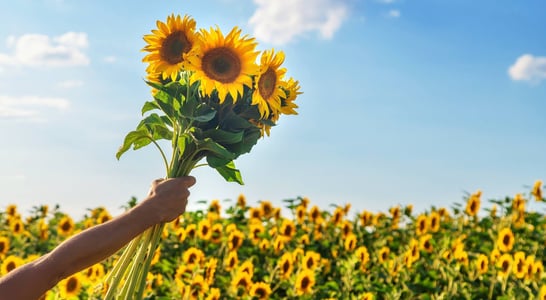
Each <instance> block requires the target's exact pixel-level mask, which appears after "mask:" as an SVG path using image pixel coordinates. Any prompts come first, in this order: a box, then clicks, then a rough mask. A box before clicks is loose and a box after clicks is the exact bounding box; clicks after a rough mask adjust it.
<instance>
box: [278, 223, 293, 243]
mask: <svg viewBox="0 0 546 300" xmlns="http://www.w3.org/2000/svg"><path fill="white" fill-rule="evenodd" d="M280 233H281V235H282V236H283V237H284V238H285V239H286V240H291V239H292V237H293V236H294V234H296V226H295V225H294V222H292V220H288V219H284V220H283V222H282V224H281V230H280Z"/></svg>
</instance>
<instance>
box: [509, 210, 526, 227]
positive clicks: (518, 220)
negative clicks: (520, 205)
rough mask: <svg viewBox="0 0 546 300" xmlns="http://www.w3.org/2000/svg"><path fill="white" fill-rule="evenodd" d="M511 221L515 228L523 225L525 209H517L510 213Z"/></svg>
mask: <svg viewBox="0 0 546 300" xmlns="http://www.w3.org/2000/svg"><path fill="white" fill-rule="evenodd" d="M512 222H514V226H515V227H516V228H520V227H522V226H523V225H525V211H522V210H518V211H516V212H515V213H514V214H513V215H512Z"/></svg>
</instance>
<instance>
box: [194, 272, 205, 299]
mask: <svg viewBox="0 0 546 300" xmlns="http://www.w3.org/2000/svg"><path fill="white" fill-rule="evenodd" d="M208 290H209V285H208V283H207V282H206V281H205V279H204V278H203V275H200V274H197V275H194V276H193V278H192V281H191V284H190V299H196V300H197V299H203V298H204V296H205V293H206V292H208Z"/></svg>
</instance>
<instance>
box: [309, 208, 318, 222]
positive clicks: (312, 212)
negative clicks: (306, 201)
mask: <svg viewBox="0 0 546 300" xmlns="http://www.w3.org/2000/svg"><path fill="white" fill-rule="evenodd" d="M320 217H321V213H320V208H319V207H318V206H316V205H313V207H311V209H310V210H309V219H310V220H311V222H312V223H317V220H318V218H320Z"/></svg>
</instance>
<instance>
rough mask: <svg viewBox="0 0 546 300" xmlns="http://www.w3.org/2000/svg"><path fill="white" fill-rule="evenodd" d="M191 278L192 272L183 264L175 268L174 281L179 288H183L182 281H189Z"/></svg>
mask: <svg viewBox="0 0 546 300" xmlns="http://www.w3.org/2000/svg"><path fill="white" fill-rule="evenodd" d="M192 276H193V270H192V269H191V268H190V267H188V266H186V265H183V264H182V265H180V266H178V268H176V272H175V273H174V279H175V280H176V281H177V285H178V286H179V287H182V286H183V283H184V280H187V279H191V278H192Z"/></svg>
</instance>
